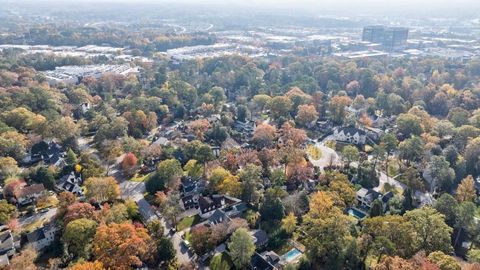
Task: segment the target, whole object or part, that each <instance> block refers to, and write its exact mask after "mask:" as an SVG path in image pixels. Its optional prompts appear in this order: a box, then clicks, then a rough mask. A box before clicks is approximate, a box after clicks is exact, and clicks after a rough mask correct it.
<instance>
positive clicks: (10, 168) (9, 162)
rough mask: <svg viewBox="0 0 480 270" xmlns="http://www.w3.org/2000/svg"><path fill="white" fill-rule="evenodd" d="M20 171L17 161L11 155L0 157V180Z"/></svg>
mask: <svg viewBox="0 0 480 270" xmlns="http://www.w3.org/2000/svg"><path fill="white" fill-rule="evenodd" d="M19 172H20V169H19V168H18V166H17V161H16V160H15V159H13V158H12V157H1V158H0V180H2V181H5V179H7V178H9V177H13V176H15V175H17V174H18V173H19Z"/></svg>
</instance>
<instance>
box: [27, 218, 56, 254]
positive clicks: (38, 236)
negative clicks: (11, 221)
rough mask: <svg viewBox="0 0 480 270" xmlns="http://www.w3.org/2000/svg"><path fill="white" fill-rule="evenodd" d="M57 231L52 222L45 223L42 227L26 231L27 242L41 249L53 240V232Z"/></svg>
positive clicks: (36, 248)
mask: <svg viewBox="0 0 480 270" xmlns="http://www.w3.org/2000/svg"><path fill="white" fill-rule="evenodd" d="M57 231H58V228H57V227H55V225H54V224H53V223H49V224H46V225H44V226H43V227H41V228H38V229H36V230H35V231H33V232H31V233H28V234H27V236H26V237H27V242H28V244H30V245H32V247H33V248H34V249H35V250H37V251H41V250H43V249H44V248H46V247H48V246H50V245H51V244H52V243H53V241H55V234H56V233H57Z"/></svg>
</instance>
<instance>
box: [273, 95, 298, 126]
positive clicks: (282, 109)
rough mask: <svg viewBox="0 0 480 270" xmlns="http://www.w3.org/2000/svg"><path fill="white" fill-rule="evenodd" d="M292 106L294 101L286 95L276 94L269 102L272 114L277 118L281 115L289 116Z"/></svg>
mask: <svg viewBox="0 0 480 270" xmlns="http://www.w3.org/2000/svg"><path fill="white" fill-rule="evenodd" d="M292 106H293V103H292V101H291V100H290V99H289V98H288V97H285V96H276V97H274V98H272V99H271V100H270V101H269V102H268V107H269V108H270V113H271V116H272V117H273V118H274V119H276V120H278V119H280V118H281V117H283V118H288V117H289V113H290V110H291V109H292Z"/></svg>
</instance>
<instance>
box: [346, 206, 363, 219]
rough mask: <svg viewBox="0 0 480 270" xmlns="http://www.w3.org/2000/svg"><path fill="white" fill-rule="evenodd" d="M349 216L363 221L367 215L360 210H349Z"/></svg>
mask: <svg viewBox="0 0 480 270" xmlns="http://www.w3.org/2000/svg"><path fill="white" fill-rule="evenodd" d="M347 212H348V214H349V215H351V216H353V217H355V218H357V219H362V218H364V217H365V216H366V215H365V213H362V212H361V211H359V210H358V209H355V208H349V209H348V210H347Z"/></svg>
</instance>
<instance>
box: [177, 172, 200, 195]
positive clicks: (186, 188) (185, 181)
mask: <svg viewBox="0 0 480 270" xmlns="http://www.w3.org/2000/svg"><path fill="white" fill-rule="evenodd" d="M196 189H197V180H196V179H195V178H193V177H191V176H183V177H182V178H181V179H180V191H181V192H182V193H183V194H185V195H188V194H192V193H195V190H196Z"/></svg>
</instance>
